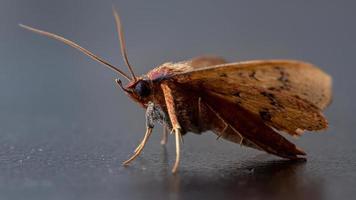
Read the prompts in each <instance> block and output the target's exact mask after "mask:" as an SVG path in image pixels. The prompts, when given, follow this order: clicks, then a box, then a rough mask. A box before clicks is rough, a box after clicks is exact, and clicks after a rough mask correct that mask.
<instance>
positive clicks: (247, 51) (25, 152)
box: [0, 0, 356, 200]
mask: <svg viewBox="0 0 356 200" xmlns="http://www.w3.org/2000/svg"><path fill="white" fill-rule="evenodd" d="M348 2H349V3H346V1H313V3H305V2H300V3H297V2H293V3H287V2H281V1H268V3H267V1H266V2H265V3H257V2H251V1H194V3H193V2H192V1H176V2H174V3H172V2H168V1H163V0H162V1H155V2H150V3H148V2H147V1H130V3H128V2H123V1H115V2H114V4H115V5H116V6H117V7H118V8H119V11H120V14H121V16H122V20H123V23H124V27H125V33H126V37H127V41H126V43H127V45H128V53H129V58H130V59H131V63H132V64H133V65H134V66H136V67H135V71H136V73H138V74H143V73H146V72H147V71H148V70H149V69H152V68H153V67H155V66H157V65H159V64H161V63H163V62H166V61H179V60H183V59H188V58H189V57H192V56H195V55H201V54H216V55H223V56H225V57H226V58H227V59H229V60H231V61H236V60H249V59H262V58H292V59H301V60H307V61H310V62H312V63H315V64H316V65H319V66H321V68H322V69H324V70H325V71H327V72H328V73H330V74H331V75H332V76H333V78H334V100H333V103H332V104H331V106H330V107H329V108H328V109H327V111H326V116H327V118H328V119H329V121H330V127H329V129H328V130H327V131H325V132H322V133H307V134H305V135H304V136H303V137H302V138H300V139H292V138H290V139H291V140H293V141H294V142H296V143H297V144H298V145H299V146H300V147H301V148H303V149H304V150H305V151H306V152H307V154H308V157H307V158H308V161H307V162H291V161H285V160H281V159H279V158H276V157H273V156H270V155H267V154H265V153H263V152H258V151H255V150H252V149H247V148H243V147H242V148H241V147H240V146H239V145H237V144H232V143H229V142H226V141H223V140H216V139H215V138H216V137H215V136H214V135H213V134H211V133H206V134H203V135H192V134H188V135H187V136H186V137H184V144H183V145H182V148H183V155H182V160H181V167H180V171H179V174H177V175H176V176H173V175H172V174H171V173H170V170H171V167H172V164H173V161H174V158H175V152H174V140H173V137H169V143H168V145H167V147H166V148H164V147H162V146H160V144H159V140H160V136H161V132H162V130H161V127H159V126H157V128H156V130H155V132H154V134H153V137H152V138H151V140H150V141H149V142H148V145H147V146H146V148H145V150H144V153H143V155H142V156H141V157H139V158H138V159H137V160H136V161H135V162H133V163H132V165H131V166H129V167H127V168H124V167H122V166H121V162H122V161H124V160H125V159H127V158H128V156H129V155H130V154H131V153H132V152H133V150H134V148H135V146H136V145H137V144H138V142H139V141H140V139H141V137H143V134H144V124H145V121H144V110H142V109H141V108H140V107H139V106H137V105H136V104H135V103H133V102H131V101H130V99H129V98H127V97H126V96H125V95H124V93H123V92H122V91H121V89H120V88H119V87H117V86H116V85H115V83H114V81H113V80H114V78H116V76H115V74H113V73H111V71H109V70H107V69H106V68H103V67H102V66H100V65H99V64H97V63H95V62H93V61H91V60H89V59H87V58H86V57H84V56H82V55H81V54H80V53H78V52H76V51H75V50H73V49H71V48H68V47H65V46H64V45H62V44H60V43H58V42H53V41H51V40H49V39H47V38H43V37H40V36H38V35H34V34H33V33H30V32H27V31H24V30H23V29H20V28H19V27H18V26H17V24H18V23H20V22H21V23H24V24H27V25H32V26H35V27H38V28H42V29H45V30H49V31H52V32H56V33H58V34H61V35H64V36H66V37H68V38H70V39H72V40H75V41H77V42H78V43H79V44H82V45H83V46H84V47H87V48H88V49H90V50H92V51H93V52H96V53H97V54H98V55H102V56H103V57H105V58H106V59H107V60H109V61H111V62H113V63H118V64H117V65H119V66H122V67H124V65H123V62H122V59H121V57H120V55H119V46H118V41H117V38H116V33H115V28H114V22H113V21H114V20H113V17H112V15H111V4H112V1H94V0H90V1H85V2H84V1H83V2H80V1H70V0H61V1H47V0H34V1H25V0H14V1H10V0H5V1H1V3H0V199H27V200H32V199H33V200H35V199H36V200H39V199H86V200H87V199H217V198H224V199H313V200H319V199H352V198H354V196H355V192H354V187H355V185H356V173H355V169H356V156H355V152H356V145H355V144H354V142H355V140H356V134H355V133H354V132H355V131H354V125H355V124H356V121H355V116H354V113H355V111H356V106H355V96H356V95H355V92H354V91H355V86H356V79H355V74H356V73H355V72H356V70H355V69H356V68H355V66H356V61H355V52H356V45H355V42H354V41H355V35H356V28H355V26H354V19H355V12H354V10H355V8H356V7H355V5H354V4H353V3H351V1H348ZM125 70H126V69H125Z"/></svg>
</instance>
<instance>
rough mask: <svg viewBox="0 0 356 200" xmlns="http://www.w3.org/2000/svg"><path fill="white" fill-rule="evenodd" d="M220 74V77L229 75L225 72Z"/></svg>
mask: <svg viewBox="0 0 356 200" xmlns="http://www.w3.org/2000/svg"><path fill="white" fill-rule="evenodd" d="M219 75H220V77H224V78H226V77H227V74H225V73H220V74H219Z"/></svg>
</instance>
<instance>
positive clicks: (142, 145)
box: [122, 127, 153, 165]
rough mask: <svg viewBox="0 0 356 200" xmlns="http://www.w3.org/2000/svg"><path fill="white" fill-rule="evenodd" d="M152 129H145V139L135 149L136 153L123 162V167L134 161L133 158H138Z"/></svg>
mask: <svg viewBox="0 0 356 200" xmlns="http://www.w3.org/2000/svg"><path fill="white" fill-rule="evenodd" d="M152 130H153V128H150V127H147V130H146V133H145V137H144V138H143V140H142V142H141V144H140V145H139V146H138V147H137V151H135V153H134V155H133V156H131V158H129V159H128V160H126V161H125V162H123V163H122V164H123V165H128V164H129V163H130V162H131V161H133V160H135V158H137V156H139V155H140V154H141V152H142V150H143V148H144V147H145V145H146V142H147V140H148V138H149V137H150V135H151V133H152Z"/></svg>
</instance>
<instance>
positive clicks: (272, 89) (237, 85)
mask: <svg viewBox="0 0 356 200" xmlns="http://www.w3.org/2000/svg"><path fill="white" fill-rule="evenodd" d="M172 78H173V79H175V80H176V81H177V82H179V83H189V84H190V85H191V86H192V87H193V86H197V87H200V89H204V90H207V91H208V92H211V93H214V94H215V95H218V96H220V97H221V98H223V99H225V100H228V101H230V102H234V103H236V104H239V105H240V106H242V107H243V108H245V109H246V110H248V111H250V112H252V113H254V114H256V115H259V116H260V117H261V118H262V119H263V120H264V121H265V123H267V124H268V125H270V126H272V127H274V128H276V129H278V130H282V131H286V132H288V133H290V134H292V135H298V134H300V133H301V131H302V130H320V129H324V128H326V127H327V121H326V119H325V118H324V116H323V115H322V114H321V112H320V111H321V110H322V109H324V108H325V107H326V106H327V105H328V104H329V102H330V101H331V78H330V76H329V75H327V74H326V73H324V72H323V71H321V70H320V69H318V68H317V67H315V66H314V65H312V64H309V63H305V62H300V61H293V60H258V61H246V62H238V63H227V64H222V65H215V66H210V67H202V68H198V69H191V70H187V71H184V72H181V73H177V74H175V75H173V77H172Z"/></svg>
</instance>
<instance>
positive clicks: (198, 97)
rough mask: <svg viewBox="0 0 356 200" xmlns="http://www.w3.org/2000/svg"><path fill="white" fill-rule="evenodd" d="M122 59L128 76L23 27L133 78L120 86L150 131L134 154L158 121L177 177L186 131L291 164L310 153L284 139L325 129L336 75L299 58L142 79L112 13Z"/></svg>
mask: <svg viewBox="0 0 356 200" xmlns="http://www.w3.org/2000/svg"><path fill="white" fill-rule="evenodd" d="M113 13H114V17H115V22H116V28H117V31H118V38H119V40H120V46H121V53H122V55H123V58H124V61H125V63H126V65H127V67H128V69H129V71H130V76H129V75H127V74H126V73H124V72H123V71H122V70H120V69H119V68H118V67H115V66H113V65H112V64H110V63H108V62H107V61H105V60H103V59H102V58H100V57H98V56H96V55H95V54H93V53H91V52H90V51H88V50H86V49H85V48H83V47H81V46H79V45H78V44H76V43H74V42H72V41H70V40H68V39H65V38H63V37H61V36H58V35H55V34H53V33H49V32H46V31H42V30H38V29H35V28H32V27H29V26H25V25H22V24H20V26H21V27H23V28H26V29H28V30H30V31H33V32H36V33H39V34H41V35H45V36H48V37H50V38H53V39H56V40H59V41H61V42H64V43H65V44H67V45H69V46H72V47H74V48H76V49H78V50H79V51H81V52H83V53H84V54H86V55H88V56H89V57H91V58H92V59H94V60H96V61H98V62H100V63H102V64H104V65H105V66H107V67H109V68H110V69H112V70H114V71H115V72H117V73H118V74H119V75H121V76H123V77H124V78H126V79H127V80H128V84H127V85H125V86H123V84H122V82H121V80H120V79H115V81H116V83H117V84H118V86H119V87H121V88H122V89H123V91H124V92H125V93H126V94H127V95H128V96H129V97H130V98H131V99H132V100H134V101H135V102H137V103H138V104H139V105H141V106H142V107H143V108H145V109H146V127H147V129H146V133H145V135H144V138H143V140H142V142H141V143H140V144H139V145H138V147H137V148H136V149H135V151H134V155H133V156H132V157H131V158H129V159H128V160H127V161H125V162H124V165H127V164H129V163H130V162H131V161H133V160H134V159H135V158H136V157H137V156H138V155H139V154H140V153H141V152H142V150H143V148H144V147H145V144H146V142H147V140H148V139H149V137H150V135H151V133H152V130H153V128H154V125H155V123H157V122H159V123H162V124H163V127H164V133H163V138H162V141H161V143H162V144H165V143H166V138H167V131H170V132H171V133H172V134H174V136H175V140H176V160H175V163H174V166H173V169H172V172H173V173H175V172H176V171H177V169H178V166H179V161H180V149H181V147H180V143H181V139H182V136H183V135H185V134H186V133H188V132H193V133H197V134H201V133H203V132H206V131H212V132H213V133H215V134H216V135H217V136H218V138H223V139H226V140H229V141H231V142H234V143H238V144H241V145H243V146H247V147H251V148H255V149H258V150H261V151H265V152H268V153H270V154H274V155H276V156H279V157H282V158H287V159H298V158H302V156H304V155H306V154H305V152H304V151H303V150H301V149H300V148H298V147H296V146H295V145H294V144H293V143H291V142H290V141H288V140H287V139H285V138H284V137H283V136H282V135H281V134H280V133H281V132H285V133H288V134H290V135H292V136H300V135H302V134H303V132H304V131H316V130H322V129H326V128H327V126H328V122H327V120H326V119H325V117H324V116H323V114H322V113H321V111H322V110H323V109H325V107H326V106H327V105H328V104H329V103H330V101H331V85H332V80H331V77H330V76H329V75H328V74H326V73H325V72H323V71H322V70H320V69H319V68H317V67H316V66H314V65H312V64H309V63H306V62H303V61H295V60H253V61H245V62H235V63H227V62H226V61H225V60H224V59H222V58H220V57H214V56H202V57H197V58H193V59H191V60H187V61H182V62H177V63H173V62H167V63H164V64H162V65H160V66H158V67H156V68H154V69H152V70H151V71H149V72H148V73H147V74H145V75H143V76H140V77H137V76H136V75H135V74H134V72H133V69H132V67H131V65H130V63H129V61H128V57H127V51H126V45H125V40H124V35H123V31H122V25H121V21H120V18H119V15H118V14H117V12H116V11H115V9H113Z"/></svg>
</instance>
